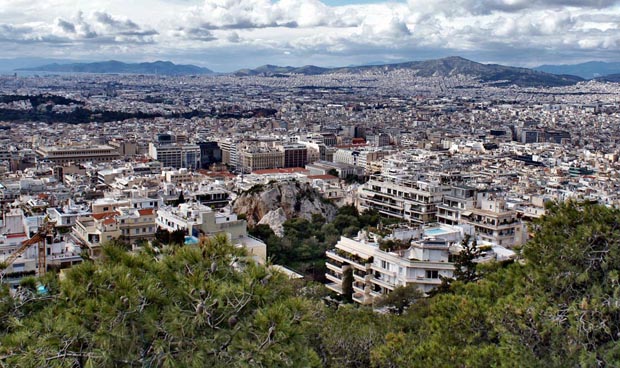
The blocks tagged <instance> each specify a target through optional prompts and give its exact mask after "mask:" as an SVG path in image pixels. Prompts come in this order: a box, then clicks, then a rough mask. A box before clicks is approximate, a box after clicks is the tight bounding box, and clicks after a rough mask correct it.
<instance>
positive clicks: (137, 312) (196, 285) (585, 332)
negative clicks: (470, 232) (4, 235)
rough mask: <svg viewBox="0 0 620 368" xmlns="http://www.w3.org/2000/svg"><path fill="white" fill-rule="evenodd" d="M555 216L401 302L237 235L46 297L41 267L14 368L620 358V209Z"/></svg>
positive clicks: (93, 267)
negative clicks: (325, 281) (489, 259)
mask: <svg viewBox="0 0 620 368" xmlns="http://www.w3.org/2000/svg"><path fill="white" fill-rule="evenodd" d="M548 212H549V214H548V215H547V216H546V217H545V218H543V219H542V220H540V221H538V222H537V223H536V224H534V228H533V230H534V234H535V237H534V238H533V239H532V240H531V241H530V242H529V243H528V244H527V245H526V246H525V247H524V248H523V251H522V257H523V259H522V260H520V261H519V262H514V263H511V264H491V265H477V266H476V273H475V274H466V275H465V276H467V275H469V276H472V277H461V278H458V279H456V280H453V281H452V282H450V283H449V285H448V284H447V285H445V287H444V288H442V290H440V291H439V292H437V293H436V294H434V295H433V296H432V297H428V298H422V297H420V295H419V294H418V293H416V291H415V290H414V289H411V288H399V289H398V290H397V292H396V293H394V294H393V295H391V296H390V297H387V298H385V299H384V300H382V301H381V302H380V303H379V305H381V306H383V307H384V308H383V309H384V310H387V311H389V313H388V314H379V313H376V312H373V311H372V309H370V308H364V307H358V306H355V305H344V306H341V307H339V308H331V307H326V306H324V305H323V303H321V302H320V300H321V298H322V297H323V296H324V291H323V289H322V287H321V286H318V285H316V284H305V285H304V284H303V283H296V282H292V281H290V280H287V279H285V278H284V276H282V275H280V274H278V273H272V272H270V271H269V270H268V269H266V268H264V267H262V266H258V265H255V264H253V263H248V262H245V261H243V257H242V256H243V254H242V253H241V251H240V250H239V249H236V248H234V247H232V246H230V245H229V244H227V243H226V242H225V241H224V240H223V239H219V240H216V241H210V242H205V243H203V244H201V245H200V246H199V247H178V246H174V247H169V248H164V249H163V250H162V251H161V253H158V252H157V251H155V250H154V249H145V250H144V251H142V252H140V253H137V254H130V253H127V252H126V251H125V250H123V249H121V248H118V247H114V246H111V247H107V248H106V249H105V257H104V259H103V260H101V261H96V262H87V263H85V264H83V265H80V266H78V267H76V268H74V269H72V270H71V271H70V272H68V274H67V277H66V279H65V280H64V281H61V282H58V281H57V280H56V279H54V278H53V277H52V276H49V277H47V278H46V279H43V280H42V282H43V283H44V284H45V285H46V286H47V287H48V289H49V291H50V292H49V294H47V295H40V294H37V293H36V291H35V290H36V283H37V281H36V280H34V279H29V280H26V281H25V282H24V283H23V285H24V287H23V289H22V291H20V293H19V294H18V296H17V297H10V296H9V295H8V293H7V292H6V290H4V291H3V292H2V293H0V366H7V367H36V366H46V367H48V366H52V367H87V366H103V367H125V366H126V367H129V366H147V367H148V366H151V367H176V366H178V367H191V366H196V367H204V366H213V367H220V366H231V367H246V366H248V367H285V366H289V367H312V366H328V367H368V366H374V367H428V366H431V367H489V366H491V367H515V366H522V367H571V366H572V367H596V366H599V367H603V366H607V367H612V366H620V343H619V339H620V278H619V276H620V275H619V270H620V212H619V211H617V210H611V209H608V208H605V207H600V206H596V205H591V204H576V203H566V204H561V205H553V206H551V207H549V208H548ZM473 251H474V250H472V252H473ZM463 256H464V259H465V261H467V262H468V261H469V257H467V255H466V254H464V255H463ZM467 262H463V264H466V263H467ZM473 276H475V277H473Z"/></svg>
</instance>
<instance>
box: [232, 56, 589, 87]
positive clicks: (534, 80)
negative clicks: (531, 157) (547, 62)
mask: <svg viewBox="0 0 620 368" xmlns="http://www.w3.org/2000/svg"><path fill="white" fill-rule="evenodd" d="M403 69H410V70H414V71H415V72H416V75H418V76H421V77H432V76H443V77H448V76H453V75H466V76H471V77H474V78H477V79H479V80H480V81H481V82H484V83H493V84H496V85H513V84H516V85H518V86H521V87H532V86H547V87H552V86H566V85H573V84H576V83H577V82H581V81H583V80H584V79H583V78H581V77H578V76H572V75H556V74H550V73H545V72H541V71H537V70H533V69H528V68H519V67H513V66H505V65H499V64H482V63H478V62H475V61H471V60H468V59H465V58H462V57H460V56H450V57H446V58H441V59H432V60H424V61H408V62H403V63H394V64H382V65H361V66H354V67H336V68H322V67H318V66H314V65H305V66H302V67H292V66H285V67H280V66H276V65H263V66H260V67H258V68H255V69H240V70H238V71H236V72H233V73H232V74H233V75H236V76H279V75H282V74H302V75H321V74H329V73H343V74H358V73H363V72H366V71H376V72H379V71H383V72H388V71H393V70H403Z"/></svg>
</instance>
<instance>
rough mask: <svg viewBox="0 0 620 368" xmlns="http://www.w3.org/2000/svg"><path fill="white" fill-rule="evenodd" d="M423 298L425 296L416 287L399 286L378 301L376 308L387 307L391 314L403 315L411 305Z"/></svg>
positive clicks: (411, 285)
mask: <svg viewBox="0 0 620 368" xmlns="http://www.w3.org/2000/svg"><path fill="white" fill-rule="evenodd" d="M423 297H424V294H423V293H422V292H421V291H420V290H419V289H418V287H417V286H416V285H413V284H410V285H407V286H398V287H396V288H394V290H393V291H392V292H391V293H389V294H387V295H384V296H383V297H381V298H380V299H379V300H378V301H376V303H375V306H377V307H379V308H381V307H387V309H388V310H389V311H390V312H392V313H394V314H398V315H400V314H403V312H404V311H405V310H406V309H407V308H409V306H410V305H412V304H413V303H415V302H416V301H418V300H420V299H422V298H423Z"/></svg>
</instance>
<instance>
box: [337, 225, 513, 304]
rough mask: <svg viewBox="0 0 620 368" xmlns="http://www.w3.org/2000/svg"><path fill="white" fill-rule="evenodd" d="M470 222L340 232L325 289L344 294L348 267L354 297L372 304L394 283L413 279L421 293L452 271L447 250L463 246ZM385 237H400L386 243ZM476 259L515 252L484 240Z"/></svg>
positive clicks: (455, 250)
mask: <svg viewBox="0 0 620 368" xmlns="http://www.w3.org/2000/svg"><path fill="white" fill-rule="evenodd" d="M472 230H473V229H471V228H470V227H468V226H448V225H440V226H435V227H432V228H426V229H423V230H422V229H421V228H414V229H411V228H405V229H395V230H394V231H393V233H392V234H391V235H390V236H389V237H387V238H385V239H381V238H380V237H378V236H377V235H375V234H369V235H366V234H363V233H362V235H361V236H358V237H357V238H356V239H350V238H346V237H341V238H340V241H339V242H338V243H337V244H336V247H335V249H333V250H330V251H327V252H326V255H327V262H326V266H327V273H326V275H325V276H326V278H327V279H328V280H329V283H328V284H327V285H326V286H327V288H328V289H330V290H332V291H334V292H336V293H339V294H342V293H343V282H345V281H346V280H344V275H345V273H346V272H348V270H352V276H353V279H352V289H353V295H352V296H353V300H354V301H355V302H357V303H360V304H372V303H373V301H374V299H375V298H377V297H381V296H383V295H385V294H388V293H390V292H392V291H393V290H394V289H395V288H396V287H398V286H406V285H415V286H416V287H417V288H418V289H419V290H420V291H422V292H424V293H428V292H430V291H431V290H432V289H433V288H435V287H437V286H438V285H440V284H441V278H440V277H453V273H454V264H453V263H452V262H451V256H452V255H454V254H458V253H459V252H460V251H461V250H462V247H461V245H460V244H461V242H462V240H463V239H464V237H465V235H466V234H468V235H471V234H472ZM386 240H392V241H395V240H398V241H399V242H397V244H396V245H395V246H393V248H388V247H387V244H388V243H386V242H385V241H386ZM478 245H479V246H480V248H481V249H484V252H483V255H482V257H481V259H480V261H488V260H491V259H497V260H504V259H509V258H511V257H514V252H512V251H509V250H507V249H505V248H503V247H501V246H495V245H490V244H487V243H483V244H482V245H481V244H480V243H479V244H478Z"/></svg>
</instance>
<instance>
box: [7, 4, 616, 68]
mask: <svg viewBox="0 0 620 368" xmlns="http://www.w3.org/2000/svg"><path fill="white" fill-rule="evenodd" d="M0 48H1V49H2V53H1V54H0V57H2V58H12V57H47V58H62V59H74V60H85V61H95V60H108V59H116V60H123V61H154V60H171V61H174V62H177V63H192V64H196V65H201V66H206V67H209V68H211V69H213V70H216V71H222V72H225V71H231V70H236V69H239V68H243V67H256V66H259V65H263V64H267V63H269V64H278V65H296V66H299V65H306V64H314V65H320V66H343V65H352V64H363V63H372V62H400V61H407V60H422V59H429V58H436V57H443V56H450V55H459V56H464V57H467V58H470V59H473V60H476V61H481V62H498V63H503V64H510V65H520V66H534V65H539V64H543V63H573V62H582V61H588V60H607V61H620V0H589V1H587V0H401V1H399V0H391V1H373V0H74V1H70V0H0Z"/></svg>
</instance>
